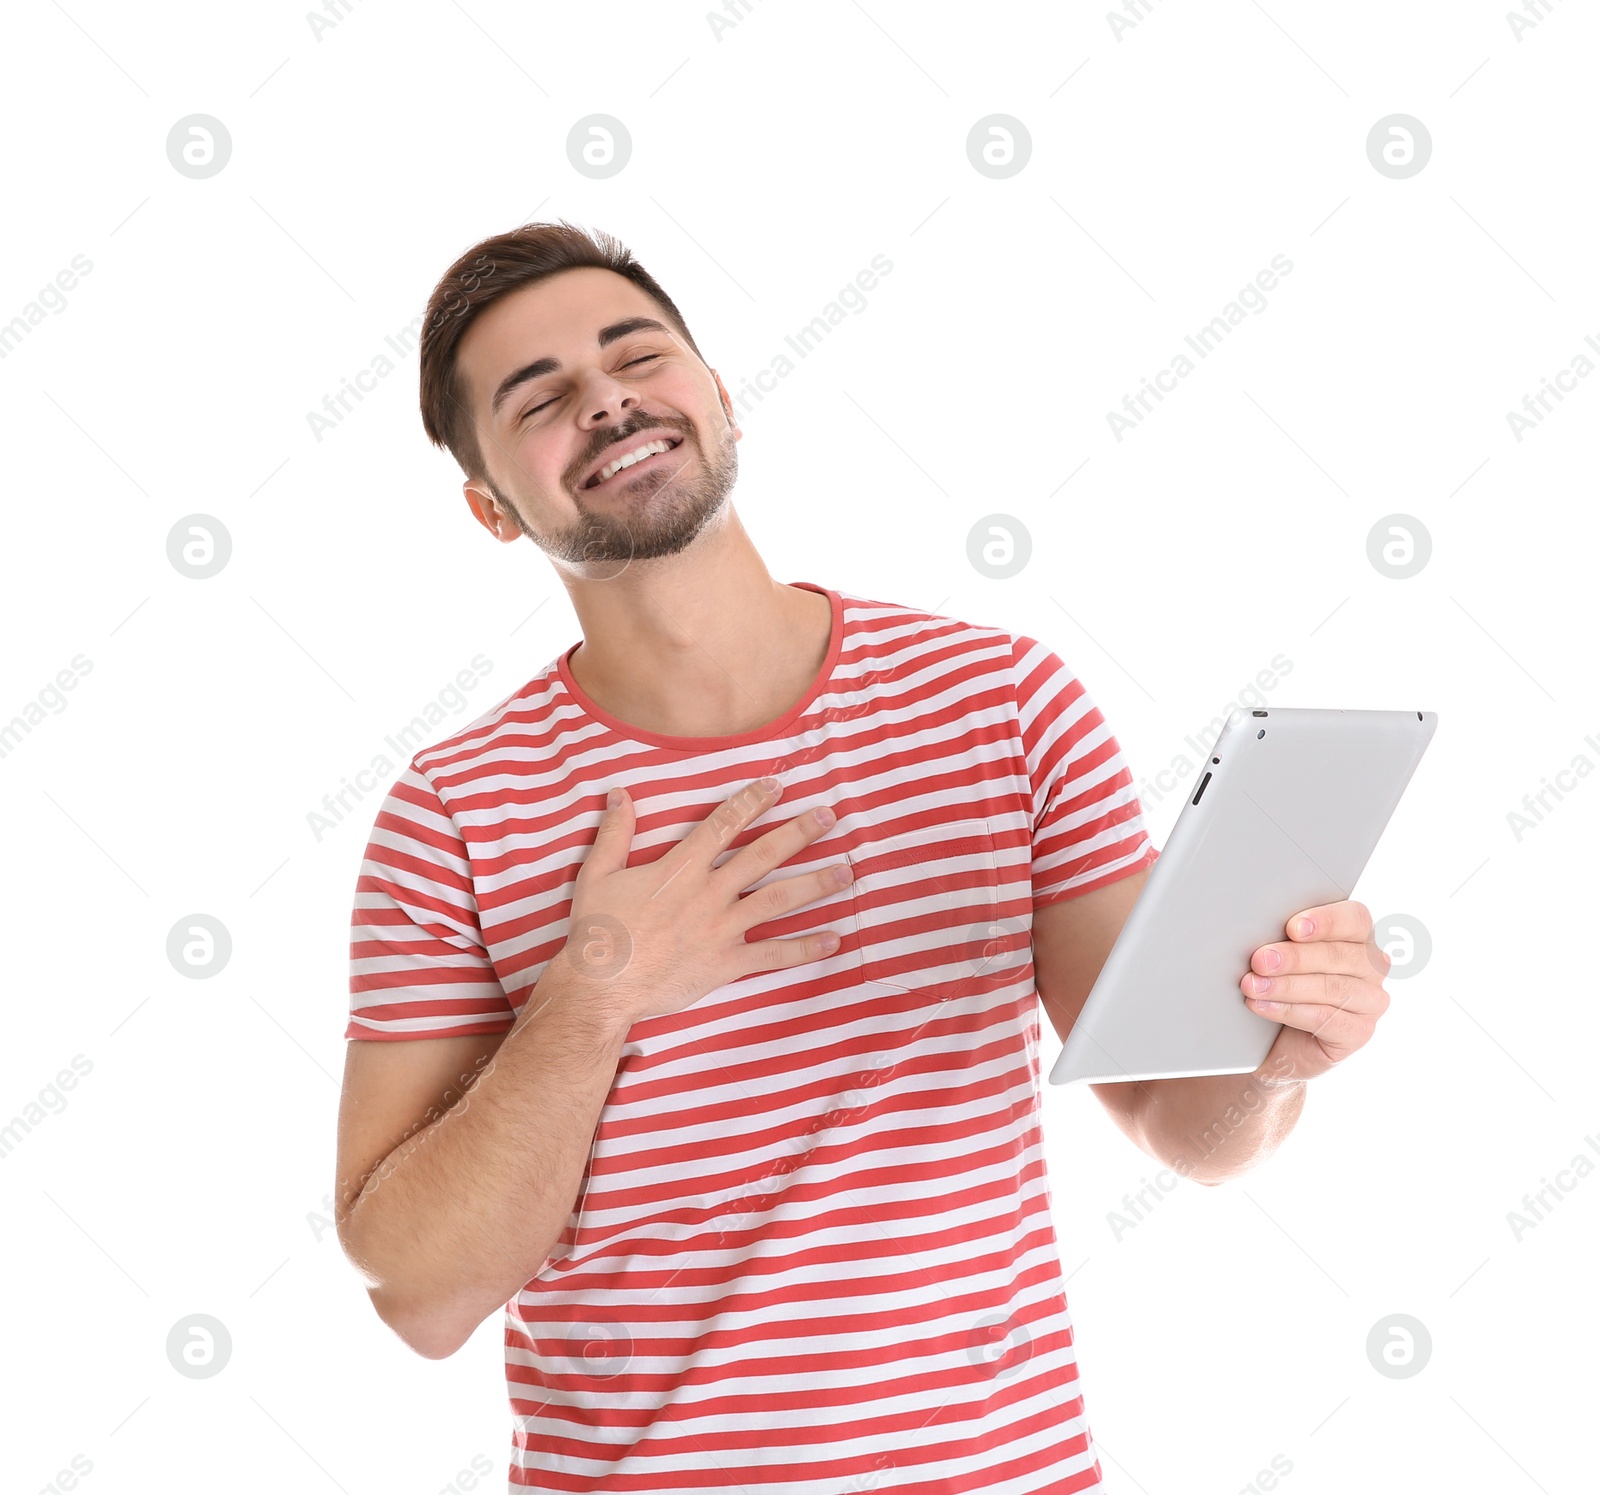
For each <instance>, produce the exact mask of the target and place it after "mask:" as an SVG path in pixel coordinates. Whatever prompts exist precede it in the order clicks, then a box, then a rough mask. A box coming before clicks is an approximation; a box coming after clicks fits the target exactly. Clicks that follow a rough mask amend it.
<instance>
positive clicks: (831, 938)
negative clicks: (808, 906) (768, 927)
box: [740, 929, 840, 976]
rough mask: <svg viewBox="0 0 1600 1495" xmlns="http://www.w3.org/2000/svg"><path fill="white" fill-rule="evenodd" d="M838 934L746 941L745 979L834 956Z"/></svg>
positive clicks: (828, 932) (823, 932) (825, 932)
mask: <svg viewBox="0 0 1600 1495" xmlns="http://www.w3.org/2000/svg"><path fill="white" fill-rule="evenodd" d="M839 944H840V940H839V935H838V931H836V930H832V929H821V930H818V931H817V933H815V934H803V935H800V936H799V937H798V938H795V939H789V940H746V941H745V946H744V948H745V951H746V952H747V953H746V955H745V959H744V969H743V970H742V971H741V972H740V974H741V975H743V976H753V975H755V974H756V972H758V971H786V970H788V969H789V968H790V967H791V966H803V965H807V964H809V963H810V962H811V961H813V960H821V959H822V957H823V956H825V955H832V954H833V952H834V951H835V950H837V949H838V948H839Z"/></svg>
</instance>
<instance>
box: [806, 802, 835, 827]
mask: <svg viewBox="0 0 1600 1495" xmlns="http://www.w3.org/2000/svg"><path fill="white" fill-rule="evenodd" d="M811 818H812V819H813V820H815V821H816V822H817V824H818V825H832V824H833V811H832V810H830V809H829V808H828V807H827V806H826V805H818V806H817V808H816V809H814V810H813V811H812V812H811Z"/></svg>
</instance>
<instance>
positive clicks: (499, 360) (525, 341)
mask: <svg viewBox="0 0 1600 1495" xmlns="http://www.w3.org/2000/svg"><path fill="white" fill-rule="evenodd" d="M632 316H646V317H654V318H655V319H656V320H657V321H659V322H662V323H666V322H667V317H666V315H665V314H664V313H663V311H662V309H661V308H660V307H659V306H657V305H656V303H655V302H654V301H652V300H651V299H650V297H649V296H647V295H646V294H645V293H644V292H643V291H642V290H640V289H639V287H638V286H636V285H635V284H634V283H633V282H632V281H631V280H628V279H627V278H626V277H624V276H621V275H617V274H616V273H614V272H613V271H611V270H601V269H597V268H594V267H593V266H589V265H585V266H584V267H582V268H581V269H577V270H563V271H561V272H560V273H559V274H556V275H551V276H547V277H546V278H545V279H543V280H540V281H535V282H534V284H532V285H528V286H523V287H522V288H521V289H520V290H516V291H513V292H512V293H511V294H510V295H509V296H503V297H501V298H500V300H498V301H496V302H495V303H494V304H493V305H492V306H490V307H489V308H487V310H485V311H482V312H480V313H479V314H478V316H477V318H476V319H475V320H474V321H473V324H472V326H470V327H469V328H468V329H467V331H466V334H465V336H463V337H462V339H461V345H460V347H459V348H458V349H457V352H456V366H457V369H458V370H459V371H460V374H461V378H462V381H463V383H464V384H465V386H466V392H467V396H468V398H469V399H470V401H471V404H472V409H473V410H474V411H476V412H478V413H479V414H480V415H482V414H483V413H484V412H485V411H486V409H487V407H488V402H489V396H490V394H491V393H492V392H493V390H494V389H495V388H496V386H497V385H498V384H499V383H500V381H501V380H502V379H503V378H505V376H506V375H507V374H509V373H512V372H513V371H515V370H516V369H520V368H523V367H525V366H526V365H527V364H529V363H532V362H533V361H534V359H536V358H556V359H559V360H560V361H561V363H562V364H564V365H567V364H570V363H571V362H572V360H573V359H575V358H580V357H583V356H586V355H589V354H593V353H596V352H597V351H598V349H599V344H598V342H597V341H596V338H597V335H598V333H599V331H600V329H601V328H602V327H606V326H609V325H610V324H611V323H613V322H620V321H621V320H622V319H623V318H624V317H632Z"/></svg>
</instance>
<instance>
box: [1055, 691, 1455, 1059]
mask: <svg viewBox="0 0 1600 1495" xmlns="http://www.w3.org/2000/svg"><path fill="white" fill-rule="evenodd" d="M1438 721H1439V718H1438V716H1437V715H1436V714H1435V713H1434V712H1432V711H1337V710H1314V709H1310V708H1296V707H1274V708H1272V709H1271V710H1262V711H1250V712H1244V711H1237V710H1236V711H1234V712H1233V713H1232V715H1230V716H1229V718H1228V720H1227V722H1226V723H1225V724H1224V726H1223V728H1222V731H1221V732H1220V733H1219V734H1218V737H1217V741H1216V744H1215V746H1214V747H1213V748H1212V749H1211V754H1210V757H1209V759H1208V760H1207V762H1206V764H1205V769H1204V772H1203V773H1202V774H1201V776H1200V780H1199V782H1198V783H1197V784H1196V785H1195V787H1194V792H1193V793H1192V794H1191V795H1190V797H1189V800H1188V802H1187V803H1186V804H1185V805H1184V807H1183V809H1182V811H1181V812H1180V814H1179V816H1178V823H1177V824H1176V825H1175V826H1174V827H1173V830H1172V834H1171V835H1170V836H1169V837H1168V838H1167V844H1166V845H1165V846H1164V847H1163V848H1162V849H1161V855H1160V856H1159V857H1157V858H1156V860H1155V862H1154V864H1153V865H1152V866H1151V868H1150V877H1149V881H1147V882H1146V883H1145V885H1144V888H1143V889H1142V890H1141V892H1140V894H1139V898H1138V901H1137V902H1136V903H1135V904H1134V906H1133V911H1132V912H1131V913H1130V914H1129V915H1128V920H1127V922H1126V923H1125V924H1124V925H1123V927H1122V931H1121V933H1120V934H1119V935H1118V936H1117V942H1116V944H1115V945H1114V946H1113V947H1112V950H1111V953H1110V955H1109V956H1107V957H1106V963H1105V965H1104V967H1102V969H1101V971H1100V975H1099V978H1098V979H1097V980H1096V982H1095V984H1094V987H1093V989H1092V990H1091V991H1090V993H1089V995H1088V998H1087V999H1086V1000H1085V1002H1084V1006H1083V1011H1082V1013H1081V1014H1080V1015H1079V1017H1078V1020H1077V1022H1076V1023H1074V1024H1073V1026H1072V1029H1071V1031H1070V1032H1069V1033H1068V1034H1067V1041H1066V1043H1065V1045H1064V1046H1063V1047H1062V1050H1061V1053H1060V1054H1059V1055H1058V1056H1057V1058H1056V1062H1055V1067H1054V1068H1053V1069H1052V1070H1051V1071H1050V1083H1051V1084H1053V1085H1065V1084H1068V1083H1070V1082H1072V1081H1074V1080H1087V1081H1100V1080H1112V1081H1115V1080H1155V1079H1165V1078H1167V1077H1169V1076H1180V1075H1231V1074H1248V1073H1249V1072H1250V1071H1252V1070H1254V1069H1255V1068H1256V1067H1257V1066H1258V1065H1259V1064H1260V1063H1261V1062H1262V1060H1263V1059H1265V1058H1266V1057H1267V1053H1268V1051H1269V1050H1270V1049H1271V1048H1272V1042H1273V1040H1274V1039H1275V1038H1276V1037H1277V1034H1278V1029H1279V1028H1280V1027H1282V1026H1283V1025H1282V1024H1281V1023H1276V1022H1273V1021H1272V1020H1271V1019H1270V1018H1266V1017H1263V1016H1262V1015H1261V1014H1260V1013H1258V1012H1252V1011H1251V1010H1250V1009H1249V1008H1248V1007H1247V1006H1246V1005H1245V1002H1244V994H1243V992H1242V991H1241V990H1240V987H1239V981H1240V979H1241V978H1242V977H1243V976H1244V973H1245V972H1246V971H1247V970H1249V969H1250V956H1251V954H1252V953H1253V952H1254V951H1255V950H1256V948H1257V947H1258V946H1260V945H1267V944H1271V943H1273V942H1274V941H1277V940H1283V939H1286V938H1287V935H1286V933H1285V925H1286V924H1287V923H1288V920H1289V916H1290V915H1291V914H1295V913H1298V912H1299V911H1300V910H1301V909H1303V908H1312V907H1314V906H1316V905H1317V904H1319V903H1337V902H1339V901H1340V900H1341V899H1345V898H1349V897H1350V896H1351V894H1352V893H1353V891H1354V889H1355V885H1356V879H1357V878H1359V877H1360V876H1361V872H1362V869H1363V868H1364V867H1365V866H1366V865H1367V859H1368V858H1369V857H1370V856H1371V855H1372V852H1373V848H1374V847H1376V846H1377V844H1378V837H1379V836H1381V835H1382V834H1383V828H1384V827H1385V826H1386V825H1387V824H1388V823H1389V817H1390V816H1391V815H1392V814H1393V813H1394V809H1395V806H1396V805H1397V804H1399V802H1400V796H1401V794H1403V793H1404V792H1405V787H1406V785H1407V784H1408V783H1409V782H1410V780H1411V775H1412V772H1413V771H1414V770H1415V768H1416V766H1417V763H1418V761H1419V760H1420V759H1421V757H1422V753H1423V749H1424V748H1426V747H1427V745H1428V741H1429V739H1430V738H1431V737H1432V736H1433V731H1434V728H1435V727H1436V726H1437V725H1438Z"/></svg>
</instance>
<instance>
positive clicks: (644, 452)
mask: <svg viewBox="0 0 1600 1495" xmlns="http://www.w3.org/2000/svg"><path fill="white" fill-rule="evenodd" d="M622 444H623V443H619V445H622ZM682 445H683V437H681V436H659V437H653V438H651V439H649V440H646V441H641V442H638V443H636V444H634V445H631V446H628V448H627V450H626V451H623V452H619V453H618V454H617V455H616V456H615V457H613V458H611V459H610V460H609V461H607V462H605V463H603V464H602V465H601V466H600V467H598V468H597V469H596V470H595V473H594V476H593V477H591V478H590V479H589V481H588V482H586V483H585V484H584V485H583V486H584V488H585V489H586V490H587V489H594V488H609V487H610V486H611V485H612V484H613V483H615V482H617V481H618V479H620V478H627V477H631V476H632V475H633V474H634V473H637V472H642V471H643V470H644V469H646V468H649V467H654V466H655V465H656V464H657V463H659V462H663V461H665V460H666V459H667V458H668V457H669V456H671V455H672V453H673V452H675V451H676V450H677V449H678V448H679V447H680V446H682ZM618 462H620V463H622V464H623V465H622V466H621V467H618V466H617V463H618Z"/></svg>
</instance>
